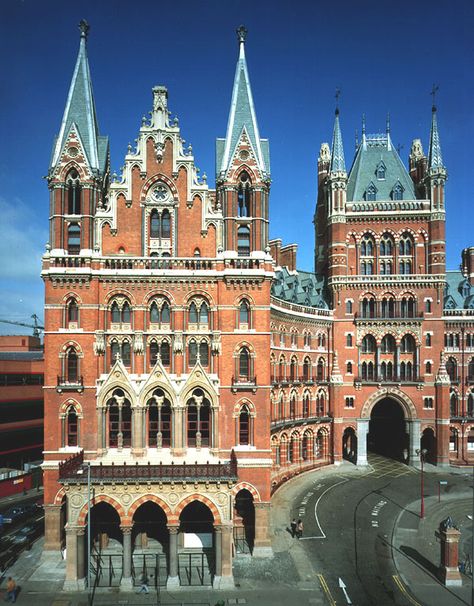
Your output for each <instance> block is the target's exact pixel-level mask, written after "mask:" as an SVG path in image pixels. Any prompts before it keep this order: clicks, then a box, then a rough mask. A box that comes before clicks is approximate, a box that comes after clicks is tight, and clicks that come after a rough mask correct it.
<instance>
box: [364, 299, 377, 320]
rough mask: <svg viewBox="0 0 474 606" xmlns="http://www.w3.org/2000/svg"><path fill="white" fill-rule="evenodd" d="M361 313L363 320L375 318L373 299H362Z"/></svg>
mask: <svg viewBox="0 0 474 606" xmlns="http://www.w3.org/2000/svg"><path fill="white" fill-rule="evenodd" d="M361 311H362V317H363V318H375V299H372V298H369V297H364V298H363V299H362V304H361Z"/></svg>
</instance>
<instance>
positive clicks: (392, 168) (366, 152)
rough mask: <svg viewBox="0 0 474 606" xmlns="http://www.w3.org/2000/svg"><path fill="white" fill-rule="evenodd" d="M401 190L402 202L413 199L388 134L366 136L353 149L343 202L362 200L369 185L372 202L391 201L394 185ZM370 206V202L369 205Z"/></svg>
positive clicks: (402, 166)
mask: <svg viewBox="0 0 474 606" xmlns="http://www.w3.org/2000/svg"><path fill="white" fill-rule="evenodd" d="M380 162H383V164H384V166H385V179H383V180H379V179H377V174H376V173H377V167H378V165H379V164H380ZM398 182H399V183H400V185H401V186H402V188H403V200H416V196H415V190H414V187H413V181H412V180H411V178H410V175H409V174H408V171H407V169H406V168H405V165H404V164H403V162H402V161H401V160H400V156H399V155H398V153H397V151H396V149H395V148H394V147H393V144H392V142H391V140H390V135H389V134H378V135H367V136H365V135H364V137H363V139H362V142H361V143H360V144H359V147H358V149H357V152H356V155H355V158H354V162H353V164H352V167H351V170H350V173H349V177H348V182H347V201H348V202H350V201H360V200H365V195H364V194H365V192H366V190H367V188H368V187H369V185H370V184H371V183H373V185H375V188H376V190H377V193H376V201H378V200H391V199H392V191H393V189H394V187H395V186H396V184H397V183H398ZM369 203H370V202H369Z"/></svg>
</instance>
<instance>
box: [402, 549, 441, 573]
mask: <svg viewBox="0 0 474 606" xmlns="http://www.w3.org/2000/svg"><path fill="white" fill-rule="evenodd" d="M400 551H401V552H403V553H404V554H405V555H406V556H408V557H409V558H410V559H412V560H414V561H415V562H416V563H417V564H419V565H420V566H421V567H422V568H424V569H425V570H426V572H429V573H430V574H431V575H432V576H434V577H435V578H436V580H438V567H437V566H435V565H434V564H433V562H430V560H428V559H427V558H425V556H423V555H421V553H420V552H419V551H417V550H416V549H414V548H413V547H409V546H408V545H400Z"/></svg>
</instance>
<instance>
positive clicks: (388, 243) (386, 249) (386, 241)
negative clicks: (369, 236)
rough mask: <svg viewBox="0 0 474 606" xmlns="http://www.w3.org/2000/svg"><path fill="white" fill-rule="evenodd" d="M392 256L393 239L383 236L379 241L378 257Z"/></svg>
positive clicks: (386, 235)
mask: <svg viewBox="0 0 474 606" xmlns="http://www.w3.org/2000/svg"><path fill="white" fill-rule="evenodd" d="M392 255H393V239H392V238H391V237H390V236H389V235H388V234H384V235H383V236H382V238H381V240H380V256H381V257H389V256H392Z"/></svg>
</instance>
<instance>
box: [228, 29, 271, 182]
mask: <svg viewBox="0 0 474 606" xmlns="http://www.w3.org/2000/svg"><path fill="white" fill-rule="evenodd" d="M237 33H238V36H239V46H240V50H239V58H238V61H237V67H236V70H235V78H234V88H233V91H232V101H231V106H230V113H229V121H228V123H227V134H226V138H225V140H223V139H218V140H217V143H216V172H217V174H219V173H221V172H225V171H226V170H227V169H228V168H229V166H230V163H231V161H232V158H233V156H234V153H235V148H236V146H237V145H238V143H239V141H240V138H241V136H242V133H243V132H244V130H245V132H246V134H247V136H248V138H249V141H250V144H251V146H252V149H253V152H254V155H255V158H256V161H257V165H258V167H259V169H260V171H261V172H262V173H264V174H266V175H269V174H270V156H269V149H268V140H266V139H260V134H259V130H258V124H257V117H256V114H255V106H254V103H253V97H252V89H251V88H250V79H249V74H248V70H247V61H246V59H245V36H246V33H247V32H246V30H245V28H243V27H240V28H239V29H238V30H237Z"/></svg>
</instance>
